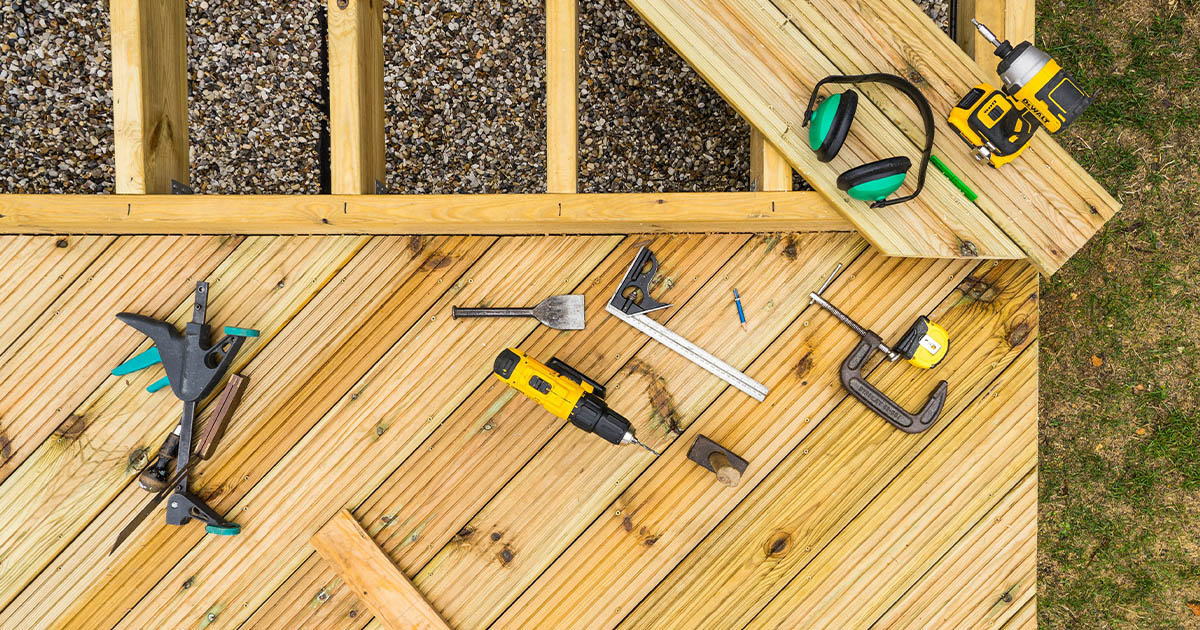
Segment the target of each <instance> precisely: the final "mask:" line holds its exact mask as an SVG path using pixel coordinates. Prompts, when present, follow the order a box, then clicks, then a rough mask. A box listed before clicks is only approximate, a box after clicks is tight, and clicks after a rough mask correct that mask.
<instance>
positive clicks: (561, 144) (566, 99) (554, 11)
mask: <svg viewBox="0 0 1200 630" xmlns="http://www.w3.org/2000/svg"><path fill="white" fill-rule="evenodd" d="M578 25H579V7H578V4H577V2H576V0H546V192H551V193H573V192H576V191H577V190H578V188H577V187H578V183H577V178H578V174H579V99H578V97H579V85H578V83H579V66H578V62H579V26H578Z"/></svg>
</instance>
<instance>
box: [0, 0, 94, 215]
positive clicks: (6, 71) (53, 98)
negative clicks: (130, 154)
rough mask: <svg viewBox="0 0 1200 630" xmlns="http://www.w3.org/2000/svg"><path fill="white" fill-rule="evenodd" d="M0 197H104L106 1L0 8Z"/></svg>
mask: <svg viewBox="0 0 1200 630" xmlns="http://www.w3.org/2000/svg"><path fill="white" fill-rule="evenodd" d="M0 87H2V88H3V90H4V94H3V96H2V97H0V192H5V193H67V192H70V193H97V192H112V191H113V181H114V179H115V175H114V173H113V122H112V64H111V52H110V50H109V46H108V2H107V0H89V1H87V2H84V1H82V0H72V1H70V2H61V1H55V0H25V1H19V0H10V1H7V2H3V3H0Z"/></svg>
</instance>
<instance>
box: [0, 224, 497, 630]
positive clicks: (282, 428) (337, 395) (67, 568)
mask: <svg viewBox="0 0 1200 630" xmlns="http://www.w3.org/2000/svg"><path fill="white" fill-rule="evenodd" d="M288 240H290V241H293V242H295V241H302V240H305V239H294V238H293V239H288ZM317 240H321V239H317ZM494 242H495V239H490V238H463V237H451V238H445V237H437V238H432V239H424V238H421V237H409V238H397V237H380V238H374V239H371V240H370V242H368V243H367V244H366V246H364V247H363V248H362V250H361V251H360V252H359V253H358V254H357V255H355V256H354V257H353V259H352V260H351V261H350V262H349V263H348V264H346V265H345V266H344V267H342V268H341V270H340V271H339V272H338V273H337V275H336V276H334V277H333V279H332V280H330V281H329V282H328V283H327V284H325V286H324V287H323V288H320V292H319V293H318V294H317V296H316V297H314V298H313V299H312V300H311V301H310V302H309V303H308V305H306V307H305V308H304V309H303V310H301V311H300V313H299V314H298V315H297V316H296V317H295V318H293V320H292V321H291V322H289V323H288V325H287V326H286V327H285V328H284V329H283V330H282V331H281V332H280V333H279V335H278V336H277V337H276V338H275V339H273V340H272V341H271V342H270V343H269V344H267V345H266V348H265V349H264V350H263V352H262V354H260V355H259V356H256V357H255V358H254V360H253V361H251V363H250V364H249V365H248V366H247V367H246V368H244V369H242V370H241V373H243V374H246V375H248V376H250V386H249V387H248V389H247V392H246V395H245V403H244V404H243V405H242V407H241V412H240V413H239V416H238V417H239V419H241V420H240V421H238V422H234V423H233V424H232V425H231V426H230V427H229V429H228V431H227V432H226V435H225V437H224V438H223V440H222V447H221V449H220V450H219V451H218V453H217V455H216V457H214V459H213V460H211V461H210V462H206V463H204V464H202V465H201V466H200V467H199V468H198V470H197V473H198V474H199V473H203V478H204V486H205V487H209V488H212V487H215V488H229V489H231V490H230V491H228V492H222V493H221V494H220V496H214V495H213V494H208V495H205V496H206V498H207V499H208V500H209V502H210V504H212V505H213V507H214V508H215V509H218V510H225V511H227V510H228V509H229V508H231V507H232V506H233V504H234V503H235V502H236V501H237V500H239V499H241V498H242V497H243V496H244V495H245V494H246V492H248V491H249V490H250V488H251V487H253V486H254V485H255V484H257V483H258V482H259V481H260V480H261V479H262V477H263V476H265V475H266V474H267V472H269V470H270V469H271V468H272V467H273V466H274V465H275V464H276V463H277V462H278V461H279V460H280V459H282V458H283V457H284V456H285V455H286V454H287V452H288V450H289V449H291V448H292V447H293V446H295V443H296V441H297V440H299V439H300V437H302V436H303V435H305V434H306V433H307V432H308V431H309V430H311V429H312V427H313V425H315V424H316V422H317V421H318V420H319V418H320V416H321V415H322V414H323V413H324V411H325V410H328V409H330V408H331V407H333V406H334V405H335V404H336V403H337V401H338V400H339V399H341V398H343V397H345V396H347V395H348V394H347V393H348V392H350V391H351V390H352V389H353V388H354V387H355V383H356V382H358V380H359V379H360V378H362V375H363V374H365V373H366V372H367V371H368V370H369V369H370V368H371V366H373V365H375V364H376V363H378V362H379V360H380V359H381V358H382V357H383V356H384V355H385V354H386V353H387V352H388V350H389V349H390V348H391V347H392V346H393V345H394V344H395V342H396V341H397V340H398V339H399V338H400V337H401V336H402V335H403V334H404V333H405V331H407V330H409V329H410V328H411V327H412V326H413V325H414V324H415V323H416V322H418V321H419V320H420V319H421V318H422V317H424V316H425V313H426V311H427V310H428V309H429V308H430V306H432V305H433V303H434V302H435V301H436V299H437V298H438V297H439V296H440V294H441V290H443V288H445V287H451V286H456V285H457V284H458V283H459V282H463V283H466V284H470V283H469V282H468V278H464V277H463V274H464V273H465V272H466V271H467V270H468V269H470V268H471V266H472V265H473V264H474V263H475V261H476V260H477V259H478V258H479V257H480V256H482V255H484V253H486V252H487V251H488V249H489V248H490V247H491V245H492V244H493V243H494ZM293 249H295V248H294V247H293ZM280 271H282V270H279V269H278V268H276V273H279V272H280ZM278 278H279V280H281V281H283V282H285V283H287V284H289V285H294V284H296V283H297V282H301V281H302V280H303V279H302V278H296V277H295V276H294V274H292V275H291V276H290V277H289V276H287V275H283V274H281V275H280V276H278ZM349 395H350V396H352V397H354V396H355V395H354V394H353V393H351V394H349ZM162 426H165V425H162ZM374 430H375V429H372V433H371V435H372V436H373V435H374V432H373V431H374ZM125 479H128V477H125V478H123V480H125ZM210 484H211V485H210ZM143 501H145V493H144V492H142V491H141V490H138V489H137V488H136V486H135V485H134V484H127V485H126V486H125V489H123V490H122V491H121V494H120V495H119V496H118V497H117V498H116V499H114V500H113V502H112V503H110V504H109V506H108V507H107V508H105V510H104V512H103V513H102V514H100V515H99V516H97V517H96V519H95V520H94V521H93V522H92V523H90V524H88V525H87V528H86V529H85V530H84V531H83V532H81V533H80V534H79V535H78V536H77V537H76V539H75V540H74V541H72V542H71V545H70V546H69V548H68V549H66V550H65V551H64V552H63V553H62V554H60V555H59V556H58V557H56V558H55V559H54V562H53V564H51V565H50V566H49V567H48V568H47V570H46V571H45V572H43V573H42V574H41V575H39V576H38V578H37V580H36V581H35V582H33V583H32V584H31V585H30V586H29V587H28V588H27V589H26V590H25V591H24V592H22V593H21V597H20V599H18V600H17V601H15V602H14V603H13V604H12V605H11V606H9V607H8V608H6V609H4V610H3V611H2V612H0V627H3V626H4V625H5V624H7V623H10V622H11V621H12V620H25V621H26V622H27V623H33V624H35V625H36V624H37V623H43V622H45V621H46V620H49V619H62V620H63V623H64V625H66V626H68V627H69V626H71V625H79V626H92V627H111V626H112V625H113V624H115V623H116V622H117V621H118V620H119V619H120V617H121V616H122V615H123V614H124V611H123V610H121V609H120V608H119V607H114V606H113V605H111V602H113V601H117V600H119V599H122V598H127V599H128V601H129V602H130V603H129V604H128V605H132V602H136V601H137V598H139V597H140V595H139V593H143V592H144V591H145V590H146V589H149V588H150V587H151V586H152V585H153V584H154V583H156V582H157V580H158V579H159V578H160V577H161V575H162V572H165V571H166V570H167V569H169V568H170V567H171V566H173V565H174V563H175V562H177V561H178V558H179V555H180V554H182V553H183V551H184V550H186V549H189V548H191V547H192V546H194V545H195V544H196V542H197V541H199V540H200V539H201V538H202V537H203V536H204V534H203V531H202V530H198V528H187V527H185V528H175V527H165V526H161V525H160V526H159V527H152V526H146V527H143V528H140V529H139V530H137V531H135V532H134V533H133V535H132V536H131V537H130V539H129V540H128V541H127V542H126V543H125V544H124V545H123V546H122V547H121V548H120V549H119V550H118V551H117V553H115V554H113V555H111V556H106V555H105V554H106V553H107V549H108V547H109V546H111V538H112V532H113V531H116V530H117V529H119V528H120V527H121V525H122V524H123V523H124V522H125V521H126V520H127V519H128V518H130V517H131V516H132V515H133V514H134V513H135V512H136V511H137V510H138V509H140V507H141V505H142V503H143ZM106 541H109V542H107V543H106ZM302 541H303V539H301V540H300V541H299V542H302ZM68 576H69V579H68Z"/></svg>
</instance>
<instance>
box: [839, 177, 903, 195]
mask: <svg viewBox="0 0 1200 630" xmlns="http://www.w3.org/2000/svg"><path fill="white" fill-rule="evenodd" d="M905 175H907V173H897V174H895V175H889V176H887V177H881V178H879V179H872V180H871V181H868V182H863V183H861V184H859V185H857V186H851V187H850V189H849V190H847V191H846V194H847V195H850V197H852V198H854V199H858V200H861V201H882V200H883V199H885V198H886V197H887V196H888V195H890V194H892V193H894V192H896V189H898V188H900V186H901V185H903V184H904V176H905Z"/></svg>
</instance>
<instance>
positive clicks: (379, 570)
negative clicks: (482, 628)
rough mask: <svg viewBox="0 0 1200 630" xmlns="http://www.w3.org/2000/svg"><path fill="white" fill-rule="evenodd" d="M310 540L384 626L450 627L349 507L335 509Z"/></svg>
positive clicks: (395, 629)
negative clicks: (332, 515)
mask: <svg viewBox="0 0 1200 630" xmlns="http://www.w3.org/2000/svg"><path fill="white" fill-rule="evenodd" d="M309 542H310V543H311V544H312V546H313V547H314V548H316V550H317V553H319V554H321V557H322V558H325V561H326V562H328V563H330V564H332V565H333V568H334V570H335V571H337V574H338V575H339V576H341V578H342V579H343V580H345V581H346V583H347V584H349V585H350V586H351V587H352V588H353V589H354V594H355V595H356V596H357V597H358V598H359V599H361V600H362V601H363V602H365V603H366V604H367V607H369V608H370V609H371V612H373V613H375V617H376V618H377V619H378V620H379V622H380V623H381V624H383V626H384V627H385V628H390V629H391V630H401V629H403V630H450V626H449V625H447V624H446V622H445V621H444V620H443V619H442V617H441V615H439V614H438V612H437V611H436V610H434V609H433V607H432V606H430V605H429V602H427V601H425V596H424V595H422V594H421V592H420V591H418V590H417V587H415V586H413V583H412V582H411V581H409V579H408V578H407V577H405V575H404V574H403V573H401V572H400V569H398V568H396V565H394V564H392V561H391V559H390V558H388V556H387V554H385V553H384V552H383V550H382V549H380V548H379V546H378V545H376V544H375V541H374V540H371V537H370V536H368V535H367V532H365V531H363V528H362V526H360V525H359V524H358V521H356V520H354V515H352V514H350V512H349V511H348V510H342V511H341V512H338V513H337V516H334V517H333V518H332V519H330V520H329V522H328V523H326V524H325V525H324V526H322V527H321V529H320V530H318V531H317V533H316V534H315V535H313V537H312V539H310V540H309Z"/></svg>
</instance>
